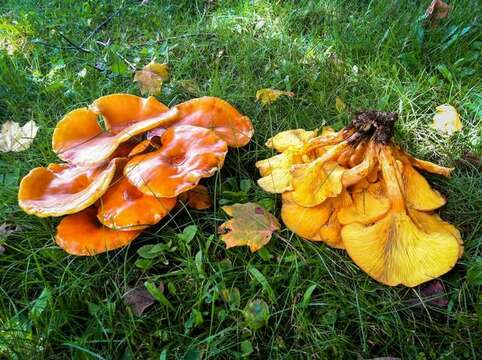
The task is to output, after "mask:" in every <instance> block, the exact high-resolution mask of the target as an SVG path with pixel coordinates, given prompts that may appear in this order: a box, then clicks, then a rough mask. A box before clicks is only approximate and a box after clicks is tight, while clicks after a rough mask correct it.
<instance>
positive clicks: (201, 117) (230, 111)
mask: <svg viewBox="0 0 482 360" xmlns="http://www.w3.org/2000/svg"><path fill="white" fill-rule="evenodd" d="M174 108H175V109H177V110H178V111H179V118H178V119H177V120H172V121H171V122H169V123H166V124H165V125H162V126H160V127H159V128H156V129H154V130H152V131H150V132H149V133H148V135H147V138H148V139H150V138H152V137H154V136H162V133H163V132H164V131H165V128H166V127H167V126H183V125H193V126H199V127H203V128H206V129H210V130H212V131H214V133H215V134H216V135H217V136H218V137H219V138H221V139H222V140H224V141H225V142H226V143H227V144H228V145H229V146H231V147H241V146H244V145H246V144H247V143H249V141H250V140H251V138H252V136H253V133H254V129H253V124H252V123H251V120H250V119H249V118H248V117H247V116H244V115H242V114H240V113H239V112H238V111H237V110H236V109H235V108H234V107H233V106H232V105H231V104H229V103H228V102H227V101H224V100H222V99H219V98H216V97H209V96H205V97H201V98H197V99H192V100H189V101H186V102H183V103H181V104H179V105H176V106H175V107H174Z"/></svg>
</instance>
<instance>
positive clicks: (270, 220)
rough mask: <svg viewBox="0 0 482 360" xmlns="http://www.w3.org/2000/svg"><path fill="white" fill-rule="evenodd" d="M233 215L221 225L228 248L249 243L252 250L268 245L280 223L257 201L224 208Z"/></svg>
mask: <svg viewBox="0 0 482 360" xmlns="http://www.w3.org/2000/svg"><path fill="white" fill-rule="evenodd" d="M222 209H223V210H224V212H225V213H226V214H228V215H229V216H231V217H232V219H231V220H228V221H226V222H225V223H223V224H222V225H221V226H220V227H219V234H221V240H223V241H224V242H225V243H226V248H228V249H229V248H231V247H234V246H243V245H247V246H249V248H250V249H251V252H255V251H258V250H259V249H261V248H262V247H263V246H264V245H266V244H267V243H268V242H269V241H270V239H271V235H272V233H273V232H274V231H276V230H279V228H280V224H279V222H278V220H276V218H275V217H274V216H273V215H272V214H270V213H269V212H268V211H267V210H265V209H264V208H263V207H262V206H261V205H258V204H256V203H246V204H234V205H229V206H224V207H223V208H222Z"/></svg>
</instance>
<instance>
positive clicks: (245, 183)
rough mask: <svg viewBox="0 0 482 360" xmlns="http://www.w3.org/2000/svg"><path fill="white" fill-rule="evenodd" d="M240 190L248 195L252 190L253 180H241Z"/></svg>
mask: <svg viewBox="0 0 482 360" xmlns="http://www.w3.org/2000/svg"><path fill="white" fill-rule="evenodd" d="M239 188H240V189H241V191H242V192H244V193H246V194H247V193H248V192H249V190H250V189H251V180H249V179H243V180H241V181H240V183H239Z"/></svg>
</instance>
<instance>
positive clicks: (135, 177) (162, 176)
mask: <svg viewBox="0 0 482 360" xmlns="http://www.w3.org/2000/svg"><path fill="white" fill-rule="evenodd" d="M161 142H162V146H161V147H160V148H159V150H157V151H153V152H150V153H147V154H142V155H137V156H135V157H133V158H132V159H131V160H130V161H129V162H128V163H127V165H126V167H125V168H124V175H125V176H126V177H127V179H128V180H129V181H130V182H131V184H133V185H134V186H136V187H137V188H138V189H139V190H140V191H142V192H143V193H145V194H147V195H151V196H156V197H175V196H177V195H179V194H180V193H182V192H184V191H187V190H190V189H192V188H194V187H195V186H196V185H197V184H198V182H199V180H200V179H202V178H206V177H209V176H212V175H213V174H214V173H215V172H216V170H218V169H219V168H221V167H222V165H223V162H224V157H225V156H226V152H227V150H228V148H227V144H226V142H224V141H223V140H221V139H220V138H219V137H218V136H217V135H216V134H215V133H214V132H213V131H211V130H208V129H204V128H200V127H196V126H190V125H185V126H179V127H172V128H169V129H168V130H167V131H166V132H165V133H164V134H163V135H162V139H161Z"/></svg>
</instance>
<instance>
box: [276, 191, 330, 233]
mask: <svg viewBox="0 0 482 360" xmlns="http://www.w3.org/2000/svg"><path fill="white" fill-rule="evenodd" d="M281 198H282V201H283V206H282V207H281V219H282V220H283V222H284V223H285V225H286V226H287V227H288V228H289V229H290V230H291V231H293V232H294V233H295V234H297V235H299V236H301V237H302V238H305V239H308V240H313V241H321V237H320V229H321V227H322V226H323V225H324V224H326V222H327V221H328V219H329V218H330V214H331V212H332V206H331V204H330V203H329V202H328V201H326V202H324V203H322V204H321V205H318V206H313V207H303V206H300V205H298V204H297V203H296V202H295V201H294V200H293V195H292V193H291V192H285V193H284V194H283V195H281Z"/></svg>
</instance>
